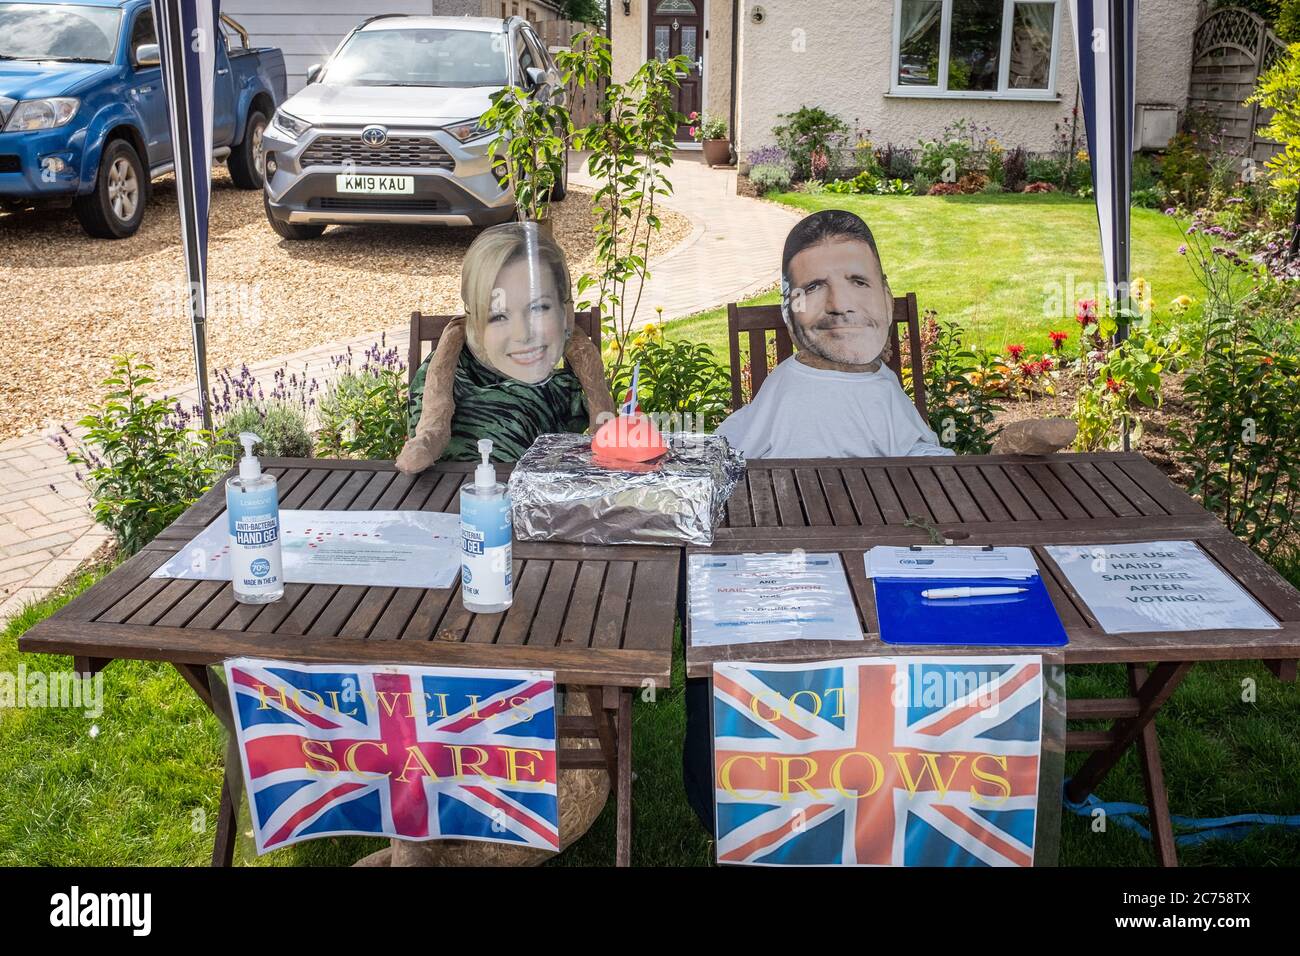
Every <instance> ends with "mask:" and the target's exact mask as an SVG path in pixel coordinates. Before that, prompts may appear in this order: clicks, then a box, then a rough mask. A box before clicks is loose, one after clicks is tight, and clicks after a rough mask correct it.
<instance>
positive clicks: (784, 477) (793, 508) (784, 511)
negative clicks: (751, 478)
mask: <svg viewBox="0 0 1300 956" xmlns="http://www.w3.org/2000/svg"><path fill="white" fill-rule="evenodd" d="M772 490H773V492H774V493H775V494H776V510H777V512H778V513H779V514H780V516H781V525H782V527H786V528H803V527H807V524H808V522H807V521H806V520H805V519H804V513H803V505H802V503H801V502H800V500H799V485H798V483H797V482H796V481H795V478H794V471H793V469H789V468H777V469H774V470H773V471H772Z"/></svg>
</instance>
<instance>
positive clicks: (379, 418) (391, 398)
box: [316, 367, 407, 460]
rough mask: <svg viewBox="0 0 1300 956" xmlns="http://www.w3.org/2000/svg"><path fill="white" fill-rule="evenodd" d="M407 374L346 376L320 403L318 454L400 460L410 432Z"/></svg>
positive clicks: (372, 371)
mask: <svg viewBox="0 0 1300 956" xmlns="http://www.w3.org/2000/svg"><path fill="white" fill-rule="evenodd" d="M406 405H407V385H406V370H405V369H403V368H392V367H379V368H371V367H367V368H364V369H362V370H361V371H360V372H346V373H344V374H343V375H340V376H339V377H338V378H337V379H335V380H334V382H333V383H332V384H331V385H330V386H329V387H328V388H327V389H326V390H325V393H324V395H322V396H321V400H320V402H319V403H318V405H317V409H318V414H319V417H320V430H319V431H318V432H317V433H316V450H317V452H318V453H319V454H320V455H322V456H324V457H328V458H362V459H373V460H388V459H392V458H396V457H397V454H398V452H400V451H401V450H402V445H403V444H404V443H405V442H406V434H407V407H406Z"/></svg>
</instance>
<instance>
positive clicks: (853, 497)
mask: <svg viewBox="0 0 1300 956" xmlns="http://www.w3.org/2000/svg"><path fill="white" fill-rule="evenodd" d="M837 470H838V471H839V472H840V474H841V475H842V476H843V478H844V487H845V488H847V489H848V491H849V500H850V501H851V502H852V503H853V510H854V511H856V512H857V516H858V523H859V524H884V523H885V515H884V513H883V512H882V511H881V510H880V505H878V504H877V503H876V496H875V495H873V494H872V493H871V486H870V485H869V484H868V483H867V476H866V474H864V473H863V471H862V469H861V468H842V469H837ZM891 490H892V489H891Z"/></svg>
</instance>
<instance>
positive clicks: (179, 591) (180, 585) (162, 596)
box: [126, 578, 199, 624]
mask: <svg viewBox="0 0 1300 956" xmlns="http://www.w3.org/2000/svg"><path fill="white" fill-rule="evenodd" d="M198 583H199V582H198V581H197V580H192V579H188V578H177V579H175V580H173V581H168V582H167V585H166V587H164V588H163V589H162V590H161V591H159V592H158V593H157V594H155V595H154V596H153V597H152V598H150V599H149V600H148V601H147V602H146V603H145V604H143V605H142V606H141V607H140V609H139V610H138V611H136V612H135V613H134V614H132V615H131V616H130V617H128V618H127V619H126V623H128V624H155V623H157V621H158V619H159V618H160V617H162V616H163V615H164V614H166V613H167V612H168V611H170V610H171V609H172V608H173V607H175V606H176V604H177V602H179V601H180V600H181V599H182V598H183V597H185V595H187V594H189V593H190V591H192V590H194V587H195V585H197V584H198Z"/></svg>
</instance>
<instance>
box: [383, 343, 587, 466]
mask: <svg viewBox="0 0 1300 956" xmlns="http://www.w3.org/2000/svg"><path fill="white" fill-rule="evenodd" d="M432 359H433V355H432V354H430V355H429V357H428V358H426V359H425V360H424V361H423V362H422V363H421V364H420V367H419V368H418V369H416V372H415V380H414V381H413V382H412V383H411V397H410V401H409V406H408V416H407V434H408V435H414V434H415V427H416V425H418V424H419V422H420V412H421V411H422V409H423V405H424V379H425V376H426V374H427V373H428V370H429V362H430V361H431V360H432ZM452 401H454V402H455V404H456V410H455V411H454V412H453V413H452V416H451V441H449V442H448V443H447V449H446V450H445V451H444V452H443V453H442V458H441V459H440V460H441V461H478V457H479V455H478V441H479V439H480V438H490V439H492V460H493V461H518V460H519V459H520V457H521V456H522V455H523V453H524V452H525V451H527V450H528V446H529V445H531V444H532V443H533V439H534V438H536V437H537V436H538V435H542V434H546V433H550V432H584V431H586V430H587V421H588V416H587V403H586V400H585V399H584V398H583V395H582V386H581V385H580V384H579V383H578V378H577V376H576V375H574V374H573V373H572V372H570V371H569V370H568V369H567V368H565V369H562V370H560V371H558V372H556V373H555V374H554V375H552V376H551V377H550V378H548V379H547V380H546V381H545V382H542V383H541V384H540V385H527V384H525V383H523V382H520V381H517V380H515V379H513V378H507V377H506V376H504V375H501V374H499V373H498V372H495V371H493V370H492V369H490V368H488V367H487V366H485V365H483V364H482V363H480V362H479V361H478V360H477V359H476V358H474V356H473V354H471V352H470V350H469V349H468V348H466V349H464V350H463V351H462V352H461V354H460V361H459V363H457V365H456V380H455V381H454V382H453V383H452Z"/></svg>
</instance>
